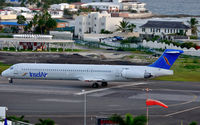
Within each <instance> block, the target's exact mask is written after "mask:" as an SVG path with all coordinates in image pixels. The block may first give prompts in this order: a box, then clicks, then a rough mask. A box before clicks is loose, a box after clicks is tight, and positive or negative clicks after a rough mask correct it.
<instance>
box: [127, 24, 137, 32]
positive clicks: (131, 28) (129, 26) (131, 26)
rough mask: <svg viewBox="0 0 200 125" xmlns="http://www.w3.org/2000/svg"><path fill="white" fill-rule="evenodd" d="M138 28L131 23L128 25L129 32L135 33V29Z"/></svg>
mask: <svg viewBox="0 0 200 125" xmlns="http://www.w3.org/2000/svg"><path fill="white" fill-rule="evenodd" d="M135 27H136V25H135V24H133V23H131V24H129V25H128V28H129V31H131V32H133V29H134V28H135Z"/></svg>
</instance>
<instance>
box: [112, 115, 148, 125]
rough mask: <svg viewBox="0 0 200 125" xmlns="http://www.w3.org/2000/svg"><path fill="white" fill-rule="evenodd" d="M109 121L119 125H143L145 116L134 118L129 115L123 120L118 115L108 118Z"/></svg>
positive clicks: (145, 120)
mask: <svg viewBox="0 0 200 125" xmlns="http://www.w3.org/2000/svg"><path fill="white" fill-rule="evenodd" d="M110 120H111V121H113V122H115V123H118V124H119V125H145V124H146V122H147V119H146V117H145V116H143V115H141V116H136V117H135V118H134V117H133V116H132V115H131V114H126V116H125V118H122V117H121V116H120V115H117V114H114V115H112V116H111V117H110Z"/></svg>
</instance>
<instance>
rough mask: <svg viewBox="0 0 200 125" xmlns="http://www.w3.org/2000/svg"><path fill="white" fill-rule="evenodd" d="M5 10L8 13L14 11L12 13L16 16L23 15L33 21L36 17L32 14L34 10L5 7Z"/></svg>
mask: <svg viewBox="0 0 200 125" xmlns="http://www.w3.org/2000/svg"><path fill="white" fill-rule="evenodd" d="M4 9H5V10H7V11H12V13H13V14H16V15H17V16H18V15H23V16H24V17H25V18H27V19H31V18H33V16H34V13H33V12H32V10H30V9H28V8H26V7H5V8H4ZM15 19H16V18H15Z"/></svg>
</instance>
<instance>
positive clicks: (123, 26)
mask: <svg viewBox="0 0 200 125" xmlns="http://www.w3.org/2000/svg"><path fill="white" fill-rule="evenodd" d="M117 27H118V28H117V31H121V32H133V29H134V28H135V27H136V25H135V24H132V23H131V24H130V23H129V22H127V21H124V20H123V21H121V22H120V25H117Z"/></svg>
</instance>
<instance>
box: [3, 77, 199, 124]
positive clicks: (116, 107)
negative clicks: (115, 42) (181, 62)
mask: <svg viewBox="0 0 200 125" xmlns="http://www.w3.org/2000/svg"><path fill="white" fill-rule="evenodd" d="M145 88H149V89H151V91H149V92H148V97H149V98H151V99H156V100H159V101H161V102H163V103H165V104H167V105H168V106H169V108H167V109H166V108H163V107H160V106H151V107H149V125H161V124H162V125H177V124H181V123H183V125H188V124H189V123H191V122H192V121H197V122H198V123H200V117H199V116H200V82H169V81H152V80H146V81H139V80H136V81H133V82H115V83H114V82H113V83H109V84H108V87H105V88H103V87H100V88H98V89H94V88H91V83H84V82H80V81H62V80H61V81H56V80H50V81H49V80H14V83H13V84H9V83H8V81H7V80H6V79H4V78H1V80H0V100H1V103H0V105H1V106H6V107H8V111H7V115H17V116H21V115H24V116H25V119H26V120H29V121H30V122H31V123H37V122H38V119H39V118H43V119H47V118H50V119H52V120H54V121H55V122H56V124H58V125H72V124H73V125H81V124H83V114H84V94H86V95H87V99H86V100H87V125H96V119H97V118H99V117H109V116H111V115H112V114H115V113H116V114H120V115H124V114H126V113H131V114H133V115H134V116H136V115H145V114H146V105H145V101H146V94H147V93H146V92H145V91H144V89H145ZM82 90H85V93H83V92H82Z"/></svg>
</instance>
